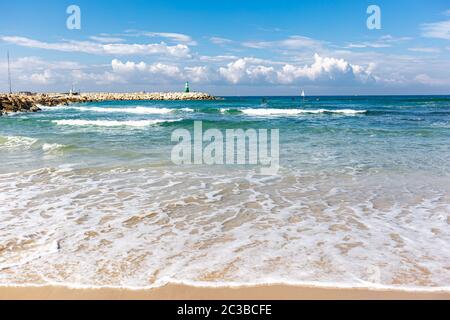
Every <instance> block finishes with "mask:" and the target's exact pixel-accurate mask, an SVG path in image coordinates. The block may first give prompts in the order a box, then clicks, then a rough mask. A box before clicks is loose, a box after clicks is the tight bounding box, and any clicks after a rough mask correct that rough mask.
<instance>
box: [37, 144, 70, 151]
mask: <svg viewBox="0 0 450 320" xmlns="http://www.w3.org/2000/svg"><path fill="white" fill-rule="evenodd" d="M66 147H67V146H66V145H64V144H59V143H44V144H43V145H42V151H44V152H46V153H52V152H57V151H61V150H62V149H64V148H66Z"/></svg>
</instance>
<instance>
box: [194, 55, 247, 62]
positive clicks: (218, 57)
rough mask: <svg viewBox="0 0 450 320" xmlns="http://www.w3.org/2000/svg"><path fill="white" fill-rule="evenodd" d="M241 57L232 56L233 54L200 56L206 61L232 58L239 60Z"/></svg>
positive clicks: (221, 60)
mask: <svg viewBox="0 0 450 320" xmlns="http://www.w3.org/2000/svg"><path fill="white" fill-rule="evenodd" d="M237 59H239V57H237V56H231V55H218V56H200V57H199V60H200V61H206V62H223V61H230V60H237Z"/></svg>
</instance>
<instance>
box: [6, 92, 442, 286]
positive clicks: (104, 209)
mask: <svg viewBox="0 0 450 320" xmlns="http://www.w3.org/2000/svg"><path fill="white" fill-rule="evenodd" d="M42 109H43V110H42V111H41V112H37V113H16V114H10V115H7V116H3V117H0V285H5V286H8V285H16V286H30V285H38V286H39V285H64V286H69V287H120V288H130V289H140V288H155V287H161V286H164V285H166V284H168V283H182V284H189V285H198V286H241V285H257V284H293V285H312V286H331V287H365V288H396V289H403V290H450V96H339V97H337V96H336V97H332V96H327V97H324V96H321V97H306V98H305V99H302V98H300V97H223V98H221V99H219V100H215V101H105V102H100V103H99V102H95V103H83V104H72V105H69V106H55V107H42ZM195 121H201V122H202V124H203V128H204V129H205V130H207V129H218V130H221V131H223V132H224V131H225V130H226V129H243V130H248V129H255V130H259V129H269V130H272V129H278V130H279V170H278V171H277V172H276V173H275V174H271V175H262V174H261V173H260V168H259V167H258V165H250V164H248V165H247V164H241V165H233V164H223V165H221V164H215V165H214V164H213V165H211V164H210V165H207V164H191V165H189V164H181V165H180V164H175V163H174V162H173V161H172V158H171V154H172V151H173V148H174V146H175V143H174V142H173V141H172V134H173V132H174V131H175V130H177V129H186V130H189V131H190V132H191V131H192V130H193V128H194V122H195Z"/></svg>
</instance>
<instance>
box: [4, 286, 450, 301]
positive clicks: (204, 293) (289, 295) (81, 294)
mask: <svg viewBox="0 0 450 320" xmlns="http://www.w3.org/2000/svg"><path fill="white" fill-rule="evenodd" d="M5 299H13V300H36V299H43V300H84V299H86V300H96V299H102V300H103V299H107V300H166V299H170V300H184V299H191V300H221V299H223V300H234V299H236V300H242V299H244V300H245V299H248V300H304V299H312V300H319V299H325V300H339V299H351V300H361V299H370V300H379V299H445V300H448V299H450V292H410V291H402V290H372V289H370V290H369V289H336V288H316V287H302V286H287V285H267V286H249V287H239V288H227V287H223V288H202V287H192V286H186V285H175V284H171V285H167V286H165V287H162V288H156V289H146V290H128V289H110V288H101V289H71V288H67V287H62V286H61V287H59V286H46V287H0V300H5Z"/></svg>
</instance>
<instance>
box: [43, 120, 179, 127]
mask: <svg viewBox="0 0 450 320" xmlns="http://www.w3.org/2000/svg"><path fill="white" fill-rule="evenodd" d="M180 120H181V119H174V120H162V119H154V120H126V121H118V120H82V119H75V120H53V121H52V122H53V123H55V124H57V125H60V126H98V127H121V126H127V127H147V126H152V125H157V124H160V123H165V122H176V121H180Z"/></svg>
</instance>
